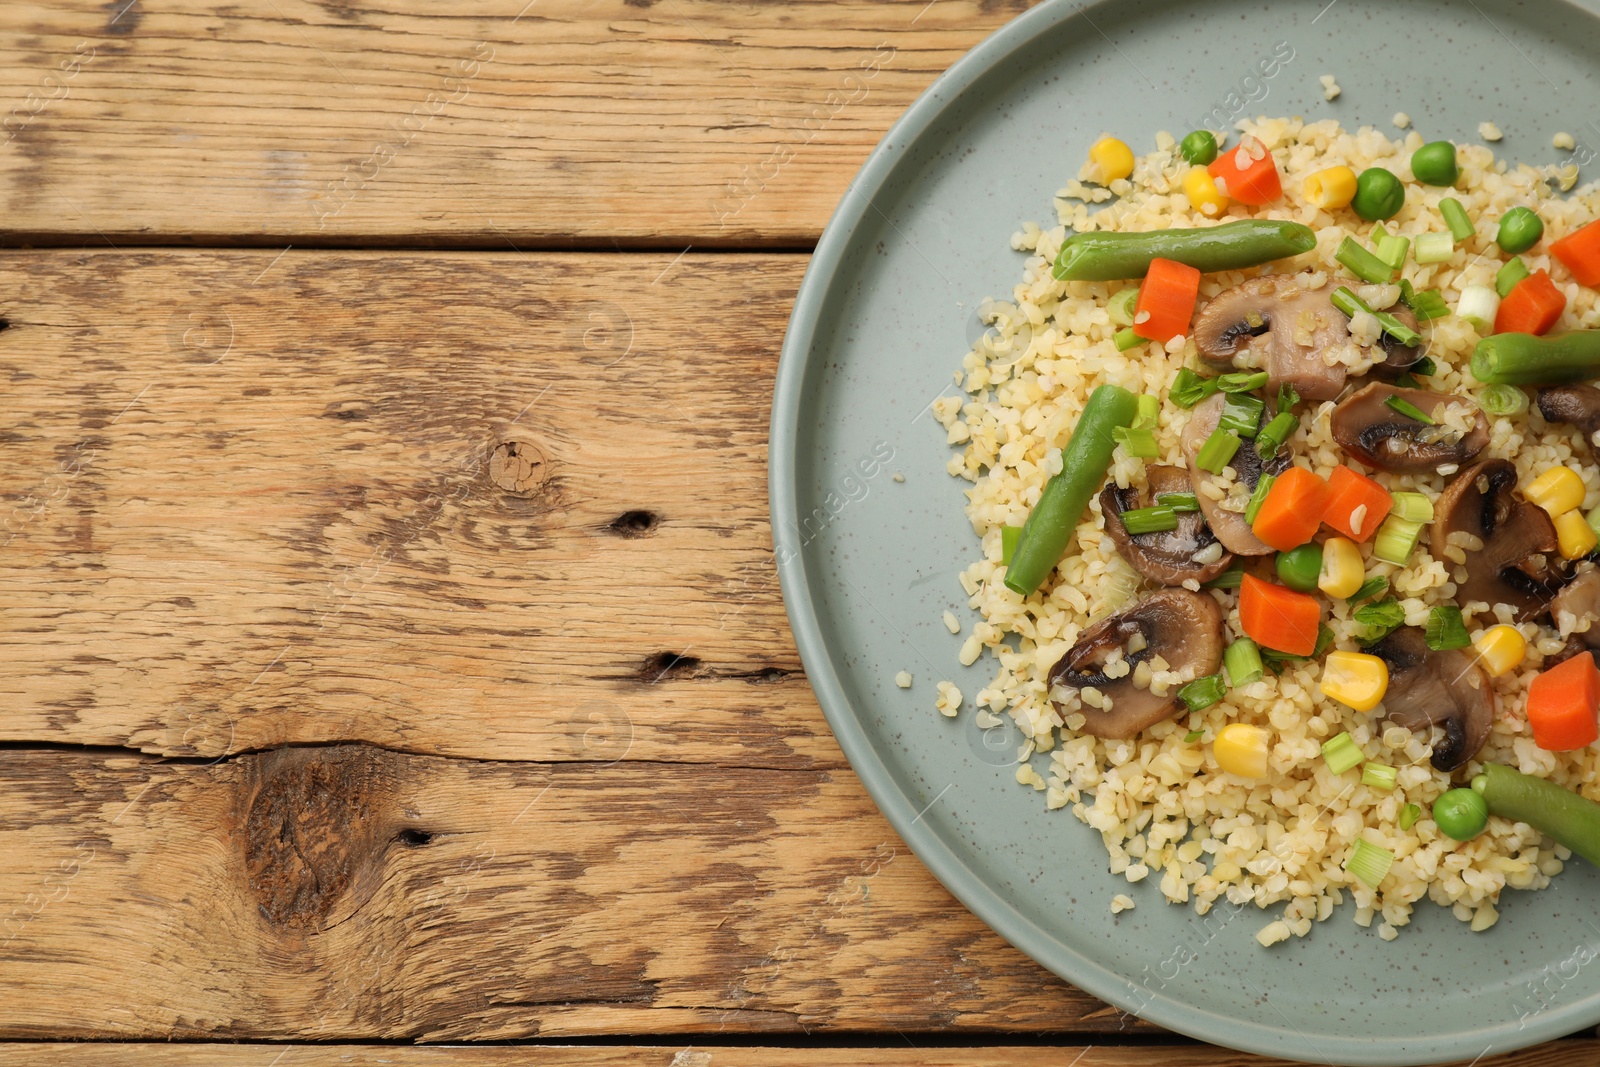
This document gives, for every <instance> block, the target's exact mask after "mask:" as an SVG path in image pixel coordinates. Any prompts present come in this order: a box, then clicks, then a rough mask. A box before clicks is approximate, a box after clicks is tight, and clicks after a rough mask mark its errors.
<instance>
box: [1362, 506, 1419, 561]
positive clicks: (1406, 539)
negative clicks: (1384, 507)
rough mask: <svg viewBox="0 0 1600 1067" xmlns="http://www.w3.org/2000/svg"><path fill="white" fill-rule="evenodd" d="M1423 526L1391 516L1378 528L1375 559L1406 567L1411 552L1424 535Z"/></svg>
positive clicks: (1373, 553) (1373, 543) (1373, 545)
mask: <svg viewBox="0 0 1600 1067" xmlns="http://www.w3.org/2000/svg"><path fill="white" fill-rule="evenodd" d="M1422 526H1423V524H1422V523H1420V522H1414V521H1412V520H1410V519H1402V518H1400V516H1398V515H1393V514H1391V515H1390V516H1389V517H1388V518H1386V519H1384V520H1383V525H1382V526H1380V527H1378V536H1377V537H1376V538H1374V539H1373V542H1372V555H1373V558H1374V559H1381V560H1383V562H1385V563H1393V564H1394V565H1396V566H1405V563H1406V561H1407V560H1408V559H1410V558H1411V550H1412V549H1414V548H1416V547H1417V538H1418V537H1420V536H1421V535H1422Z"/></svg>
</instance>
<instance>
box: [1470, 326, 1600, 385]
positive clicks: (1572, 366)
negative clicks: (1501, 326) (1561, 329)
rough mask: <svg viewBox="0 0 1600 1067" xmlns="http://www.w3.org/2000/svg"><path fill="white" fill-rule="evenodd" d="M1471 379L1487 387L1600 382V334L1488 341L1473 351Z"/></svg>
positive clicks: (1580, 332) (1496, 337)
mask: <svg viewBox="0 0 1600 1067" xmlns="http://www.w3.org/2000/svg"><path fill="white" fill-rule="evenodd" d="M1472 376H1473V377H1474V378H1476V379H1478V381H1480V382H1483V383H1485V384H1486V385H1561V384H1562V383H1564V382H1583V381H1588V380H1590V379H1592V378H1600V330H1572V331H1569V332H1567V333H1562V334H1555V335H1554V336H1551V337H1535V336H1534V335H1533V334H1530V333H1497V334H1495V335H1494V336H1492V337H1485V338H1484V339H1483V340H1481V341H1479V342H1478V347H1477V348H1475V349H1473V351H1472Z"/></svg>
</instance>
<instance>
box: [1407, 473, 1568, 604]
mask: <svg viewBox="0 0 1600 1067" xmlns="http://www.w3.org/2000/svg"><path fill="white" fill-rule="evenodd" d="M1516 484H1517V468H1516V467H1514V466H1512V464H1511V462H1510V461H1509V460H1504V459H1487V460H1484V461H1483V462H1482V463H1479V464H1478V465H1477V466H1474V467H1469V468H1467V469H1466V470H1464V471H1462V472H1461V473H1460V474H1459V475H1457V476H1456V480H1455V481H1453V482H1451V483H1450V484H1449V485H1448V486H1447V487H1446V488H1445V491H1444V494H1443V495H1442V496H1440V497H1439V502H1438V503H1437V504H1435V505H1434V508H1433V512H1434V519H1433V529H1432V530H1431V532H1430V533H1429V544H1430V551H1431V552H1432V553H1433V558H1434V559H1442V560H1449V559H1450V557H1451V553H1450V552H1449V551H1448V550H1449V549H1452V548H1456V549H1460V550H1461V551H1462V552H1464V553H1465V554H1466V563H1465V564H1463V566H1464V567H1465V568H1466V579H1465V580H1464V581H1460V580H1458V581H1457V583H1456V600H1458V601H1460V602H1461V603H1463V604H1466V603H1469V602H1470V601H1474V600H1480V601H1482V602H1484V603H1486V604H1488V605H1489V606H1490V607H1491V608H1492V607H1494V605H1496V604H1509V605H1511V607H1512V608H1513V609H1515V611H1516V621H1517V622H1527V621H1529V620H1530V619H1533V618H1536V617H1537V616H1539V615H1542V614H1543V613H1544V612H1545V610H1546V609H1547V608H1548V607H1549V606H1550V601H1551V599H1552V598H1554V596H1555V595H1556V590H1558V589H1559V588H1560V587H1561V585H1562V582H1563V577H1562V574H1561V572H1560V570H1559V566H1560V564H1559V560H1560V555H1559V553H1558V552H1557V548H1558V542H1557V540H1556V528H1555V524H1554V523H1552V522H1551V521H1550V516H1549V515H1546V514H1545V512H1544V509H1543V508H1538V507H1535V506H1533V505H1532V504H1529V503H1527V502H1526V501H1522V500H1518V499H1516V498H1515V497H1514V496H1512V495H1511V491H1512V489H1514V488H1515V487H1516Z"/></svg>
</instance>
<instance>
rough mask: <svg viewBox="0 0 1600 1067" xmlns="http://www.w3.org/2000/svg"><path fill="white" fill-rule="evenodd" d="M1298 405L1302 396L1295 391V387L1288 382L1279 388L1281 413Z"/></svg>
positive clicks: (1279, 408)
mask: <svg viewBox="0 0 1600 1067" xmlns="http://www.w3.org/2000/svg"><path fill="white" fill-rule="evenodd" d="M1298 403H1300V394H1299V393H1298V392H1296V391H1295V388H1294V386H1292V385H1290V384H1289V383H1288V382H1284V383H1283V384H1282V385H1280V386H1278V410H1279V411H1288V410H1289V409H1290V408H1292V407H1294V406H1295V405H1296V404H1298Z"/></svg>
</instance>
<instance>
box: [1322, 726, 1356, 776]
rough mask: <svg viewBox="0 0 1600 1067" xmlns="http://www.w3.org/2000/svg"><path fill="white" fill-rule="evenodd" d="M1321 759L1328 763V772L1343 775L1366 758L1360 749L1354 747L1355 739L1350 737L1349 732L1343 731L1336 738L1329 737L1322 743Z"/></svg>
mask: <svg viewBox="0 0 1600 1067" xmlns="http://www.w3.org/2000/svg"><path fill="white" fill-rule="evenodd" d="M1322 758H1323V759H1324V760H1326V761H1327V763H1328V770H1330V771H1332V772H1333V773H1334V774H1343V773H1344V772H1345V771H1348V770H1349V769H1350V768H1352V767H1354V766H1355V765H1356V764H1358V763H1360V762H1361V761H1362V760H1363V759H1365V758H1366V757H1365V756H1363V755H1362V754H1361V749H1360V748H1359V747H1358V746H1357V745H1356V740H1355V738H1353V737H1351V736H1350V731H1349V730H1345V731H1344V732H1343V733H1341V734H1339V735H1338V736H1337V737H1330V738H1328V739H1327V740H1326V741H1324V742H1322Z"/></svg>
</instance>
